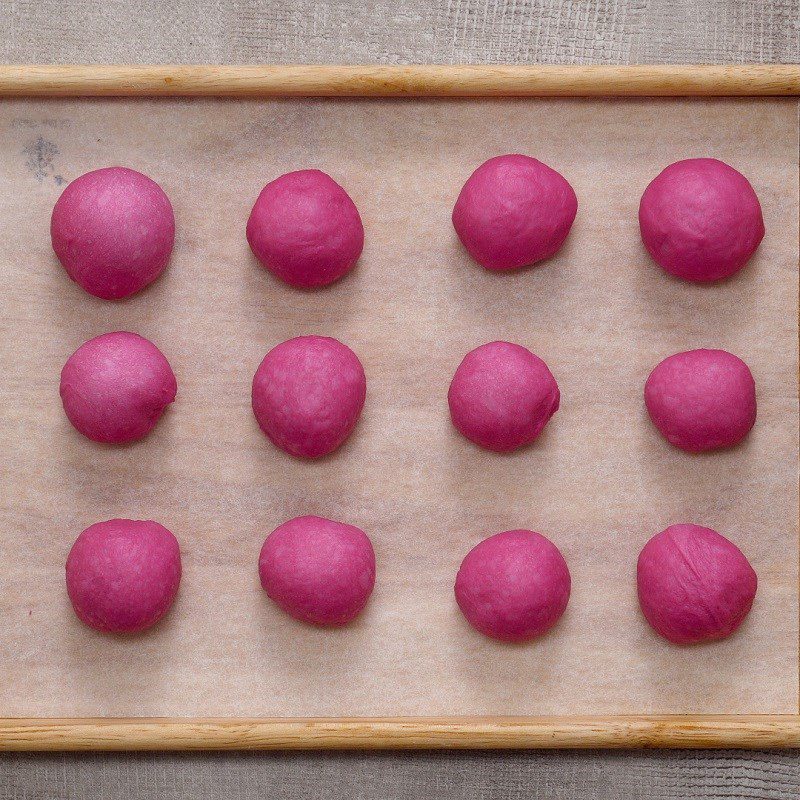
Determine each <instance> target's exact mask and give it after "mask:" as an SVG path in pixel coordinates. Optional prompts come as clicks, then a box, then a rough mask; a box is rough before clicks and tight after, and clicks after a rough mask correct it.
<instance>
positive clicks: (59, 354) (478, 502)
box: [0, 100, 798, 716]
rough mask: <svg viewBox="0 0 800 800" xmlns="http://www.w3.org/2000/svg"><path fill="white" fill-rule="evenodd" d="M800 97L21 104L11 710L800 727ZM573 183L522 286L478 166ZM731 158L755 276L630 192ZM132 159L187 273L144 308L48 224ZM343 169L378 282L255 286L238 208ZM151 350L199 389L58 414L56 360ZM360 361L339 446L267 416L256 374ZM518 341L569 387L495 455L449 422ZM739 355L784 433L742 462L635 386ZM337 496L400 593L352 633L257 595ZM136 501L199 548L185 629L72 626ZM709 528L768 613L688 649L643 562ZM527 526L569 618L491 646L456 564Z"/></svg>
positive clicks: (7, 351)
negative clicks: (294, 520) (667, 257)
mask: <svg viewBox="0 0 800 800" xmlns="http://www.w3.org/2000/svg"><path fill="white" fill-rule="evenodd" d="M797 113H798V105H797V101H795V100H786V101H783V100H770V101H766V100H718V101H664V100H660V101H647V100H632V101H583V100H546V101H545V100H542V101H535V100H524V101H515V100H502V101H468V102H467V101H385V102H381V101H353V100H351V101H347V100H341V101H330V100H327V101H271V102H263V101H261V102H256V101H251V102H230V101H213V100H203V101H177V100H176V101H165V100H160V101H108V100H105V101H78V100H70V101H35V102H34V101H13V102H4V103H3V104H2V106H0V175H2V185H3V187H4V190H3V192H2V193H0V227H1V228H2V235H0V264H1V268H2V274H3V283H2V290H1V291H0V308H1V309H2V314H1V316H0V325H2V330H1V331H0V334H1V335H0V374H2V381H0V401H1V402H0V454H2V459H0V497H2V503H1V506H2V507H1V508H0V513H1V514H2V518H1V519H0V714H2V715H25V716H94V715H100V716H110V715H143V716H150V715H175V716H191V715H206V716H228V715H230V716H257V715H265V716H301V715H302V716H305V715H308V716H343V715H365V716H366V715H461V714H463V715H471V714H481V715H482V714H514V715H527V714H573V713H574V714H586V713H597V714H601V713H648V712H652V713H679V712H709V713H716V712H719V713H724V712H727V713H745V712H754V713H755V712H758V713H797V711H798V575H797V564H798V531H797V526H798V514H797V506H798V497H797V477H798V425H797V419H798V418H797V412H798V398H797V334H798V331H797V319H798V306H797V302H798V301H797V296H798V274H797V272H798V264H797V262H798V196H797V194H798V163H797V162H798V125H797ZM515 151H518V152H525V153H528V154H531V155H535V156H537V157H538V158H540V159H542V160H543V161H545V162H546V163H548V164H550V165H551V166H553V167H555V168H556V169H558V170H560V171H561V172H562V173H563V174H564V175H565V176H566V177H567V178H568V179H569V180H570V182H571V183H572V185H573V186H574V188H575V190H576V192H577V194H578V198H579V203H580V207H579V211H578V216H577V219H576V222H575V225H574V227H573V230H572V233H571V235H570V237H569V239H568V240H567V243H566V245H565V247H564V249H563V250H562V251H561V253H560V254H559V255H558V256H557V257H556V258H554V259H552V260H551V261H550V262H548V263H546V264H544V265H542V266H541V267H538V268H534V269H532V270H528V271H524V272H520V273H517V274H513V275H492V274H489V273H487V272H485V271H483V270H482V269H480V268H479V267H477V266H476V265H474V264H472V263H471V262H470V260H469V259H468V257H467V256H466V254H465V252H464V251H463V250H462V249H461V248H460V247H459V245H458V242H457V240H456V238H455V235H454V233H453V231H452V227H451V225H450V221H449V215H450V211H451V208H452V204H453V202H454V200H455V197H456V195H457V193H458V191H459V189H460V186H461V184H462V183H463V181H464V180H465V178H466V177H467V175H468V174H469V172H470V171H471V170H472V169H473V168H474V167H475V166H476V165H477V164H479V163H480V162H481V161H483V160H484V159H486V158H488V157H490V156H493V155H496V154H499V153H503V152H515ZM701 155H703V156H715V157H718V158H721V159H723V160H725V161H727V162H728V163H730V164H732V165H733V166H735V167H737V168H738V169H740V170H741V171H742V172H744V173H745V175H747V176H748V178H749V179H750V180H751V182H752V183H753V185H754V186H755V188H756V191H757V192H758V194H759V196H760V199H761V202H762V205H763V209H764V217H765V223H766V228H767V235H766V238H765V240H764V242H763V244H762V246H761V248H760V250H759V252H758V254H757V256H756V257H755V258H754V260H753V261H752V262H751V264H750V265H749V266H748V267H747V268H746V269H745V270H744V271H743V272H742V273H740V275H739V276H737V277H736V278H734V279H733V280H731V281H729V282H727V283H724V284H720V285H718V286H692V285H689V284H686V283H683V282H679V281H676V280H674V279H671V278H669V277H668V276H666V275H665V274H663V273H662V272H661V271H660V270H659V269H658V268H657V267H655V266H654V265H653V264H652V263H651V262H650V260H649V259H648V257H647V256H646V254H645V252H644V250H643V248H642V246H641V243H640V241H639V236H638V226H637V221H636V211H637V207H638V201H639V197H640V195H641V192H642V190H643V189H644V187H645V186H646V184H647V183H648V181H649V180H650V179H651V178H652V177H653V176H654V175H655V174H656V173H657V172H658V171H659V170H660V169H661V168H663V167H664V166H665V165H666V164H668V163H670V162H672V161H674V160H677V159H679V158H686V157H691V156H701ZM113 164H122V165H126V166H130V167H133V168H136V169H139V170H141V171H143V172H145V173H147V174H149V175H151V176H152V177H153V178H154V179H156V180H157V181H159V183H160V184H161V185H162V186H163V187H164V189H165V190H166V191H167V193H168V194H169V196H170V198H171V200H172V202H173V205H174V207H175V213H176V220H177V228H178V233H177V241H176V246H175V252H174V256H173V258H172V261H171V264H170V266H169V268H168V270H167V272H166V273H165V275H164V276H163V277H162V278H161V279H160V280H159V281H158V282H157V283H156V284H154V285H153V286H152V287H150V288H149V289H148V290H146V291H145V292H143V293H141V294H140V295H138V296H136V297H134V298H132V299H130V300H128V301H125V302H122V303H117V304H110V303H106V302H102V301H99V300H96V299H94V298H91V297H90V296H88V295H86V294H84V293H83V292H82V291H81V290H80V289H79V288H78V287H77V286H76V285H74V284H72V283H71V282H70V281H69V280H68V279H67V278H66V276H65V274H64V273H63V271H62V270H61V268H60V267H59V266H58V264H57V262H56V261H55V258H54V256H53V254H52V251H51V249H50V244H49V218H50V212H51V209H52V206H53V203H54V202H55V200H56V198H57V197H58V195H59V194H60V192H61V191H62V189H63V186H64V185H65V183H66V182H68V181H69V180H71V179H73V178H75V177H77V176H78V175H80V174H81V173H83V172H85V171H88V170H90V169H94V168H97V167H100V166H108V165H113ZM311 166H314V167H319V168H322V169H324V170H326V171H327V172H329V173H330V174H331V175H332V176H333V177H334V178H335V179H337V180H338V181H340V182H341V183H342V184H343V185H344V186H345V187H346V188H347V189H348V191H349V192H350V194H351V195H352V197H353V198H354V200H355V202H356V203H357V205H358V207H359V209H360V211H361V214H362V217H363V220H364V224H365V229H366V246H365V249H364V254H363V257H362V259H361V262H360V264H359V266H358V268H357V269H356V270H355V272H353V273H352V274H351V275H350V276H349V277H347V278H345V279H344V280H343V281H341V282H340V283H338V284H337V285H335V286H333V287H330V288H329V289H326V290H322V291H318V292H314V293H302V292H298V291H295V290H292V289H290V288H288V287H286V286H284V285H283V284H281V283H279V282H278V281H276V280H275V279H273V278H272V277H271V276H270V275H269V274H268V273H266V272H265V271H264V270H262V269H260V268H259V267H258V266H257V265H256V263H255V261H254V259H253V257H252V256H251V254H250V252H249V250H248V247H247V244H246V241H245V238H244V225H245V222H246V219H247V215H248V213H249V209H250V207H251V205H252V202H253V201H254V199H255V197H256V195H257V194H258V191H259V190H260V189H261V187H262V186H263V184H264V183H266V182H267V181H268V180H270V179H272V178H274V177H276V176H277V175H278V174H280V173H282V172H285V171H288V170H290V169H297V168H303V167H311ZM119 329H123V330H133V331H137V332H139V333H141V334H142V335H144V336H147V337H148V338H150V339H152V340H153V341H154V342H156V344H157V345H158V346H159V347H160V348H161V349H162V351H163V352H164V353H165V354H166V355H167V357H168V358H169V359H170V361H171V363H172V366H173V368H174V369H175V372H176V374H177V377H178V382H179V393H178V399H177V402H176V403H175V404H174V406H173V407H172V408H171V410H170V411H169V412H168V413H167V414H166V416H165V417H164V418H163V419H162V421H161V423H160V424H159V425H158V426H157V428H156V429H155V431H154V432H153V434H152V435H151V436H150V437H149V438H148V439H146V440H145V441H143V442H140V443H137V444H134V445H130V446H127V447H123V448H110V447H105V446H101V445H96V444H93V443H91V442H89V441H87V440H85V439H83V438H82V437H80V436H79V435H78V434H77V433H76V432H74V431H73V430H72V428H71V427H70V426H69V424H68V422H67V421H66V418H65V417H64V415H63V412H62V410H61V405H60V401H59V397H58V374H59V371H60V368H61V366H62V364H63V362H64V360H65V359H66V358H67V357H68V356H69V354H70V353H71V352H72V351H73V350H74V349H75V348H76V347H77V346H78V345H80V343H81V342H82V341H84V340H85V339H87V338H90V337H92V336H96V335H98V334H100V333H104V332H106V331H111V330H119ZM309 333H317V334H326V335H332V336H336V337H338V338H340V339H342V340H343V341H344V342H346V343H347V344H349V345H350V346H352V347H353V348H354V349H355V351H356V352H357V353H358V354H359V356H360V357H361V359H362V361H363V363H364V366H365V369H366V372H367V377H368V399H367V404H366V407H365V411H364V415H363V418H362V421H361V423H360V425H359V427H358V428H357V429H356V432H355V434H354V435H353V436H352V438H351V439H350V441H349V442H348V443H347V444H346V445H345V446H344V447H343V448H342V449H341V450H340V451H338V452H337V453H336V454H334V455H332V456H331V457H329V458H327V459H325V460H323V461H320V462H315V463H306V462H300V461H296V460H294V459H292V458H291V457H289V456H286V455H284V454H283V453H281V452H279V451H278V450H276V449H275V448H274V447H273V446H272V445H270V443H269V442H268V441H267V440H266V439H265V438H264V437H263V436H262V435H261V434H260V432H259V430H258V428H257V426H256V423H255V421H254V419H253V417H252V414H251V411H250V402H249V394H250V381H251V378H252V374H253V372H254V371H255V368H256V366H257V365H258V363H259V361H260V359H261V358H262V357H263V355H264V353H265V352H266V351H267V350H268V349H269V348H270V347H272V346H273V345H274V344H276V343H278V342H279V341H281V340H283V339H286V338H289V337H291V336H297V335H301V334H309ZM492 339H508V340H511V341H516V342H520V343H521V344H524V345H526V346H528V347H529V348H530V349H532V350H533V351H534V352H536V353H538V354H539V355H540V356H542V357H543V358H544V359H545V360H546V361H547V363H548V364H549V365H550V367H551V369H552V371H553V373H554V374H555V376H556V378H557V380H558V382H559V385H560V388H561V393H562V405H561V409H560V411H559V412H558V413H557V414H556V416H555V417H554V418H553V420H552V421H551V423H550V424H549V425H548V427H547V429H546V432H545V433H544V434H543V436H542V437H541V438H540V439H539V441H538V442H537V443H536V444H534V445H533V446H532V447H530V448H528V449H526V450H523V451H520V452H518V453H516V454H512V455H508V456H498V455H496V454H490V453H484V452H482V451H480V450H478V449H477V448H475V447H474V446H473V445H471V444H470V443H468V442H467V441H466V440H464V439H462V438H461V437H459V436H458V435H457V434H456V433H455V432H454V431H453V430H452V428H451V426H450V423H449V420H448V414H447V403H446V391H447V386H448V383H449V380H450V377H451V375H452V372H453V370H454V369H455V367H456V366H457V365H458V363H459V361H460V359H461V358H462V356H463V355H464V353H466V352H467V351H468V350H469V349H471V348H473V347H475V346H477V345H479V344H481V343H483V342H485V341H489V340H492ZM700 346H707V347H723V348H726V349H730V350H732V351H733V352H735V353H737V354H738V355H740V356H742V357H743V358H744V359H745V360H746V361H747V362H748V364H749V365H750V367H751V369H752V371H753V373H754V375H755V378H756V382H757V386H758V400H759V419H758V423H757V425H756V427H755V429H754V430H753V432H752V433H751V435H750V436H749V438H748V439H747V440H746V442H745V443H744V444H743V445H742V446H740V447H738V448H735V449H732V450H730V451H726V452H721V453H715V454H709V455H700V456H691V455H687V454H682V453H680V452H678V451H676V450H674V449H672V448H670V447H668V446H667V445H666V444H665V443H664V442H663V441H662V440H661V439H660V437H659V436H658V434H657V433H656V432H655V430H654V429H653V428H652V426H651V425H650V424H649V422H648V421H647V418H646V414H645V412H644V409H643V403H642V397H641V394H642V387H643V384H644V380H645V378H646V376H647V374H648V373H649V370H650V369H651V368H652V366H653V365H655V364H656V363H657V362H658V361H659V360H660V359H662V358H663V357H665V356H666V355H669V354H671V353H673V352H675V351H677V350H681V349H688V348H692V347H700ZM304 513H316V514H322V515H325V516H330V517H333V518H338V519H342V520H344V521H347V522H350V523H353V524H356V525H359V526H360V527H362V528H364V529H365V530H366V531H367V532H368V533H369V534H370V536H371V537H372V539H373V542H374V544H375V549H376V552H377V559H378V584H377V588H376V591H375V593H374V595H373V598H372V600H371V602H370V604H369V606H368V607H367V610H366V612H365V613H364V614H363V615H362V616H361V617H360V618H359V619H358V620H357V622H356V623H355V624H353V625H351V626H350V627H348V628H346V629H342V630H338V631H325V630H317V629H313V628H310V627H306V626H304V625H302V624H300V623H297V622H295V621H293V620H291V619H289V618H288V617H286V616H284V615H283V614H282V613H281V612H280V611H278V610H277V609H276V608H275V607H274V606H273V605H272V604H271V603H270V602H269V601H268V600H267V598H266V597H265V595H264V594H263V593H262V592H261V590H260V587H259V584H258V577H257V571H256V560H257V555H258V551H259V548H260V546H261V543H262V541H263V539H264V537H265V536H266V535H267V534H268V533H269V532H270V531H271V530H272V529H273V528H274V527H275V526H276V525H278V524H279V523H280V522H282V521H284V520H285V519H287V518H289V517H291V516H294V515H297V514H304ZM115 516H128V517H134V518H153V519H156V520H158V521H160V522H162V523H163V524H165V525H166V526H167V527H169V528H170V529H171V530H172V531H173V532H174V533H175V534H176V535H177V537H178V538H179V540H180V542H181V546H182V552H183V563H184V577H183V582H182V586H181V591H180V594H179V598H178V601H177V602H176V605H175V607H174V609H173V611H172V613H171V614H170V615H169V616H168V617H167V618H166V619H165V620H164V621H163V622H162V623H161V624H160V625H158V626H157V627H156V628H154V629H153V630H151V631H150V632H148V633H146V634H144V635H141V636H138V637H135V638H124V639H118V638H113V637H109V636H105V635H102V634H98V633H95V632H93V631H91V630H88V629H86V628H84V627H83V626H82V625H80V623H78V622H77V620H76V619H75V618H74V616H73V615H72V613H71V611H70V608H69V604H68V600H67V597H66V592H65V589H64V583H63V564H64V560H65V558H66V554H67V552H68V550H69V547H70V545H71V543H72V541H73V540H74V538H75V536H77V534H78V533H79V532H80V531H81V530H82V529H83V528H84V527H85V526H87V525H89V524H90V523H92V522H95V521H98V520H103V519H108V518H110V517H115ZM679 521H694V522H698V523H701V524H704V525H709V526H711V527H714V528H716V529H718V530H719V531H720V532H722V533H723V534H725V535H726V536H728V537H729V538H731V539H732V540H733V541H735V542H736V543H737V544H738V545H740V546H741V547H742V549H743V550H744V552H745V553H746V554H747V555H748V557H749V558H750V559H751V561H752V563H753V564H754V566H755V568H756V570H757V571H758V574H759V580H760V585H759V594H758V597H757V599H756V603H755V605H754V608H753V611H752V613H751V615H750V617H749V618H748V620H747V622H746V623H745V625H744V626H743V627H742V629H741V630H740V632H739V633H738V634H737V635H735V636H734V637H732V638H731V639H729V640H728V641H726V642H721V643H717V644H712V645H707V646H702V647H694V648H687V649H678V648H675V647H673V646H671V645H669V644H667V643H665V642H663V641H661V640H659V639H658V638H657V637H656V636H655V635H654V634H653V633H652V632H651V631H650V629H649V628H648V627H647V625H646V624H645V622H644V620H643V618H642V617H641V615H640V613H639V611H638V605H637V602H636V595H635V581H634V577H635V561H636V557H637V555H638V552H639V550H640V548H641V547H642V545H643V544H644V542H645V541H646V540H647V539H648V538H649V537H650V536H651V535H652V534H654V533H656V532H657V531H659V530H661V529H662V528H664V527H666V526H667V525H669V524H671V523H674V522H679ZM515 527H530V528H533V529H535V530H539V531H541V532H543V533H545V534H546V535H548V536H550V537H551V538H552V539H553V540H554V541H555V542H556V543H557V544H558V545H559V547H560V548H561V549H562V551H563V553H564V555H565V557H566V559H567V561H568V563H569V566H570V569H571V571H572V576H573V593H572V598H571V600H570V605H569V607H568V610H567V612H566V614H565V616H564V617H563V619H562V620H561V622H560V623H559V625H558V627H557V628H556V629H554V631H553V632H552V633H551V635H549V636H547V637H545V638H544V639H542V640H539V641H538V642H534V643H532V644H528V645H524V646H509V645H502V644H499V643H496V642H492V641H489V640H486V639H484V638H482V637H481V636H480V635H479V634H477V633H475V632H474V631H472V630H471V629H470V628H469V627H468V626H467V625H466V623H465V622H464V621H463V619H462V618H461V616H460V614H459V612H458V610H457V608H456V605H455V602H454V599H453V596H452V582H453V579H454V576H455V572H456V570H457V568H458V565H459V563H460V560H461V558H462V557H463V555H464V554H465V553H466V552H467V551H468V550H469V549H470V548H471V547H472V546H473V545H474V544H475V543H476V542H478V541H479V540H480V539H482V538H484V537H485V536H487V535H490V534H491V533H494V532H497V531H500V530H506V529H509V528H515Z"/></svg>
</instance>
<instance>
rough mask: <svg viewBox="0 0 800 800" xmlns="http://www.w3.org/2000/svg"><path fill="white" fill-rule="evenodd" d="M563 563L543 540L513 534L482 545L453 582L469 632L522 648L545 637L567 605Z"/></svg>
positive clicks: (527, 533) (567, 577)
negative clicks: (473, 630)
mask: <svg viewBox="0 0 800 800" xmlns="http://www.w3.org/2000/svg"><path fill="white" fill-rule="evenodd" d="M570 586H571V579H570V575H569V569H568V567H567V562H566V561H564V557H563V556H562V555H561V552H560V551H559V549H558V548H557V547H556V546H555V545H554V544H553V543H552V542H551V541H550V540H549V539H547V538H546V537H544V536H542V534H540V533H534V532H533V531H526V530H515V531H505V533H497V534H495V535H494V536H490V537H489V538H488V539H484V540H483V541H482V542H480V544H478V545H476V546H475V547H473V548H472V550H470V551H469V553H467V557H466V558H465V559H464V561H463V562H462V563H461V568H460V569H459V570H458V575H457V576H456V585H455V592H456V601H457V602H458V607H459V608H460V609H461V612H462V613H463V614H464V616H465V617H466V618H467V621H468V622H469V624H470V625H472V627H473V628H475V629H476V630H478V631H480V632H481V633H483V634H484V635H486V636H490V637H491V638H493V639H500V640H502V641H505V642H523V641H526V640H528V639H534V638H536V637H537V636H542V635H543V634H545V633H547V631H549V630H550V628H552V627H553V625H555V624H556V622H558V620H559V619H560V618H561V615H562V614H563V613H564V609H565V608H566V607H567V601H568V600H569V593H570Z"/></svg>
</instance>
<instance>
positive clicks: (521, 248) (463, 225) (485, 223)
mask: <svg viewBox="0 0 800 800" xmlns="http://www.w3.org/2000/svg"><path fill="white" fill-rule="evenodd" d="M577 211H578V199H577V198H576V197H575V192H574V191H573V189H572V187H571V186H570V185H569V183H568V182H567V181H566V180H565V179H564V178H563V177H562V176H561V175H560V174H559V173H558V172H556V171H555V170H554V169H550V167H548V166H547V165H546V164H542V162H541V161H537V160H536V159H535V158H530V157H528V156H522V155H507V156H497V157H496V158H490V159H489V160H488V161H486V162H484V163H483V164H481V166H479V167H478V168H477V169H476V170H475V172H473V173H472V175H470V177H469V179H468V180H467V182H466V183H465V184H464V188H463V189H462V190H461V194H459V196H458V200H456V205H455V208H454V209H453V226H454V227H455V229H456V233H457V234H458V238H459V239H461V243H462V244H463V245H464V247H466V248H467V250H468V251H469V254H470V255H471V256H472V257H473V258H474V259H475V260H476V261H477V262H478V263H479V264H480V265H481V266H482V267H485V268H486V269H488V270H492V271H496V272H501V271H506V270H512V269H519V268H520V267H526V266H528V265H530V264H535V263H536V262H537V261H541V260H543V259H545V258H550V256H552V255H554V254H555V253H556V252H557V251H558V250H559V249H560V247H561V245H562V244H563V243H564V240H565V239H566V238H567V234H568V233H569V230H570V228H571V227H572V222H573V220H574V219H575V214H576V213H577Z"/></svg>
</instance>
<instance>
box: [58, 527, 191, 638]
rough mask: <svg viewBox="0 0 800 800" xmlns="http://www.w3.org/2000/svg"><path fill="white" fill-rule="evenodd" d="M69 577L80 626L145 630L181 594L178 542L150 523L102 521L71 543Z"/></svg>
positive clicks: (69, 586) (118, 630) (111, 630)
mask: <svg viewBox="0 0 800 800" xmlns="http://www.w3.org/2000/svg"><path fill="white" fill-rule="evenodd" d="M66 577H67V592H68V594H69V599H70V601H71V603H72V607H73V608H74V609H75V613H76V614H77V616H78V618H79V619H80V620H81V622H84V623H85V624H86V625H89V626H90V627H92V628H95V629H96V630H99V631H108V632H111V633H136V632H138V631H143V630H145V629H146V628H149V627H151V626H152V625H155V624H156V622H158V621H159V620H160V619H161V618H162V617H163V616H164V615H165V614H166V613H167V611H169V609H170V607H171V606H172V602H173V600H174V599H175V595H176V594H177V593H178V586H179V584H180V580H181V553H180V547H179V546H178V540H177V539H176V538H175V537H174V536H173V535H172V533H171V532H170V531H168V530H167V529H166V528H165V527H164V526H163V525H159V524H158V523H157V522H152V521H149V520H148V521H141V520H132V519H111V520H108V521H107V522H98V523H97V524H95V525H91V526H90V527H88V528H86V530H85V531H83V533H81V535H80V536H78V538H77V539H76V540H75V543H74V544H73V545H72V549H71V550H70V551H69V556H68V557H67V566H66Z"/></svg>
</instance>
